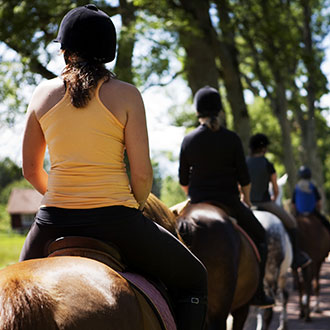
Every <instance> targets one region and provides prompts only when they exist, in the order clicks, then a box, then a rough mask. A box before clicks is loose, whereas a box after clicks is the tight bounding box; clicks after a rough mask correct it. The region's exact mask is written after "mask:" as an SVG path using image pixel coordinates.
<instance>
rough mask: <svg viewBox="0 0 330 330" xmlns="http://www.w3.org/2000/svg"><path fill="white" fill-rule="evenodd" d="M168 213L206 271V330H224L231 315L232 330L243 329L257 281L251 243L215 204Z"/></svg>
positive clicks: (175, 209)
mask: <svg viewBox="0 0 330 330" xmlns="http://www.w3.org/2000/svg"><path fill="white" fill-rule="evenodd" d="M171 210H172V211H173V212H174V213H175V214H176V215H177V222H178V228H179V232H180V234H181V236H182V238H183V240H184V242H185V243H186V244H187V246H188V247H189V248H190V249H191V251H192V252H193V253H194V254H195V255H196V256H197V257H198V258H199V259H200V260H201V261H202V262H203V263H204V265H205V266H206V268H207V271H208V294H209V305H208V329H210V330H211V329H212V330H213V329H214V330H215V329H217V330H220V329H226V321H227V318H228V315H229V314H230V313H231V314H232V316H233V329H234V330H238V329H243V326H244V322H245V320H246V318H247V315H248V311H249V301H250V300H251V298H252V297H253V295H254V293H255V291H256V288H257V284H258V278H259V266H258V261H257V258H256V255H255V253H254V252H253V249H252V247H251V245H250V243H249V242H248V240H247V239H246V237H245V236H244V235H242V234H241V233H240V232H239V231H237V230H236V229H235V227H234V225H233V223H232V221H231V220H230V219H229V218H228V216H227V214H226V213H225V212H224V211H223V210H222V209H221V208H220V207H219V206H218V205H217V206H216V205H212V204H210V203H198V204H188V205H187V206H186V207H184V208H182V209H181V205H180V204H178V205H177V206H174V207H172V208H171Z"/></svg>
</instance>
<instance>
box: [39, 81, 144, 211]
mask: <svg viewBox="0 0 330 330" xmlns="http://www.w3.org/2000/svg"><path fill="white" fill-rule="evenodd" d="M102 82H103V81H100V82H99V84H98V86H97V88H96V91H95V95H94V97H93V98H92V99H91V101H89V103H88V105H87V106H86V107H85V108H79V109H78V108H75V107H74V106H73V105H72V104H71V102H70V96H69V94H68V92H66V93H65V96H64V97H63V99H62V100H61V101H60V102H59V103H57V104H56V105H55V106H54V107H53V108H52V109H50V110H49V111H48V112H46V113H45V114H44V115H43V116H42V117H41V118H40V120H39V122H40V125H41V128H42V130H43V133H44V136H45V139H46V143H47V145H48V151H49V156H50V161H51V169H50V172H49V176H48V187H47V192H46V194H45V195H44V198H43V201H42V205H45V206H55V207H61V208H70V209H89V208H97V207H105V206H112V205H123V206H128V207H132V208H138V203H137V202H136V200H135V198H134V196H133V194H132V193H131V189H130V185H129V179H128V176H127V174H126V168H125V163H124V148H125V147H124V126H123V125H122V124H121V123H120V122H119V121H118V120H117V118H116V117H115V116H114V115H113V114H112V113H111V112H110V111H109V110H108V109H107V108H106V107H105V106H104V105H103V103H102V102H101V100H100V98H99V89H100V87H101V85H102Z"/></svg>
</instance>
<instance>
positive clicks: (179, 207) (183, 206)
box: [170, 199, 261, 262]
mask: <svg viewBox="0 0 330 330" xmlns="http://www.w3.org/2000/svg"><path fill="white" fill-rule="evenodd" d="M204 203H207V204H210V205H213V206H216V207H219V208H220V209H222V210H223V211H224V212H225V213H226V218H227V219H228V220H230V222H231V223H232V225H233V227H234V228H235V230H236V231H237V232H238V234H239V235H240V236H241V237H242V238H243V239H245V240H246V241H247V242H248V244H249V245H250V246H251V248H252V250H253V252H254V254H255V256H256V258H257V260H258V262H260V260H261V257H260V254H259V251H258V248H257V246H256V245H255V243H254V241H253V240H252V238H251V237H250V235H249V234H248V233H247V232H246V231H245V230H244V229H243V228H242V227H241V226H240V225H239V224H238V223H237V220H236V219H235V218H233V217H231V216H229V215H228V214H229V213H230V212H229V209H228V207H226V206H225V205H223V204H222V203H220V202H216V201H205V202H204ZM190 205H191V203H190V200H189V199H187V200H185V201H183V202H181V203H179V204H176V205H174V206H172V207H171V208H170V210H171V211H172V212H173V213H174V215H175V216H179V215H181V214H183V213H184V212H185V211H188V210H189V207H190Z"/></svg>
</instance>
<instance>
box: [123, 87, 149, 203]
mask: <svg viewBox="0 0 330 330" xmlns="http://www.w3.org/2000/svg"><path fill="white" fill-rule="evenodd" d="M128 102H129V104H128V109H127V122H126V126H125V146H126V151H127V156H128V160H129V164H130V170H131V188H132V192H133V195H134V197H135V199H136V201H137V202H138V204H139V208H140V209H143V207H144V204H145V202H146V200H147V198H148V195H149V193H150V191H151V186H152V180H153V173H152V166H151V162H150V157H149V141H148V133H147V124H146V117H145V110H144V105H143V101H142V98H141V95H140V93H139V92H138V90H137V89H136V88H133V87H131V88H130V91H129V95H128Z"/></svg>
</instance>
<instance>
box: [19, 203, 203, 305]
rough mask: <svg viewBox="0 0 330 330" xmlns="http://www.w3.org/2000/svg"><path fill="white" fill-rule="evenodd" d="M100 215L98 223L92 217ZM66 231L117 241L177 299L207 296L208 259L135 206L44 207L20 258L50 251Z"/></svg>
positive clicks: (134, 264) (136, 264)
mask: <svg viewBox="0 0 330 330" xmlns="http://www.w3.org/2000/svg"><path fill="white" fill-rule="evenodd" d="M100 218H101V219H102V220H101V221H99V222H98V223H91V221H92V220H93V221H94V222H95V221H96V220H95V219H100ZM81 222H83V223H84V225H81ZM50 223H52V224H50ZM78 223H79V225H78ZM62 236H88V237H92V238H96V239H100V240H104V241H108V242H111V243H113V244H115V245H116V246H117V247H118V248H119V250H120V252H121V254H122V255H123V257H124V260H125V261H126V263H127V264H128V265H129V266H130V268H131V269H134V270H136V271H137V272H139V271H140V272H142V273H145V274H149V275H150V276H154V277H157V278H159V279H160V280H162V281H163V282H164V283H165V285H166V286H167V288H168V289H169V291H170V292H173V293H175V295H176V296H177V297H178V299H180V297H186V296H193V297H194V296H197V297H206V296H207V272H206V269H205V267H204V266H203V264H202V263H201V262H200V261H199V260H198V259H197V258H196V257H195V256H194V255H193V254H192V253H191V252H190V251H189V250H188V249H187V248H186V247H185V246H184V245H183V244H181V243H180V241H179V240H177V239H176V238H175V237H174V236H173V235H172V234H171V233H169V232H168V231H167V230H166V229H164V228H163V227H161V226H159V225H157V224H156V223H154V222H152V221H151V220H149V219H148V218H146V217H145V216H143V214H142V213H141V212H140V211H138V210H136V209H131V208H126V207H108V208H101V209H94V210H64V209H58V208H41V209H40V210H39V212H38V214H37V216H36V221H35V222H34V223H33V225H32V227H31V229H30V231H29V233H28V235H27V238H26V241H25V243H24V246H23V249H22V252H21V255H20V261H22V260H26V259H33V258H41V257H45V256H46V255H47V247H48V245H49V243H51V242H52V241H53V240H55V239H56V238H58V237H62Z"/></svg>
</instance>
